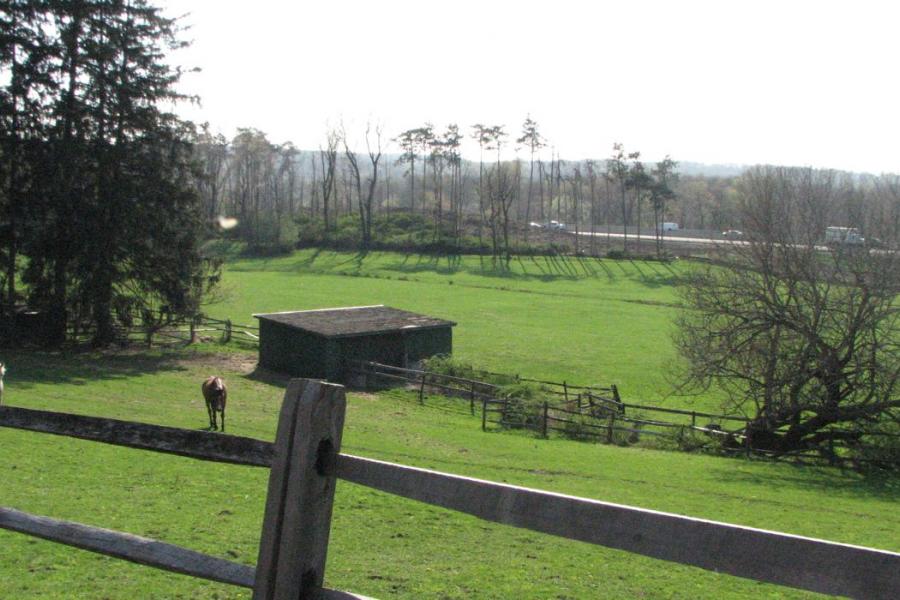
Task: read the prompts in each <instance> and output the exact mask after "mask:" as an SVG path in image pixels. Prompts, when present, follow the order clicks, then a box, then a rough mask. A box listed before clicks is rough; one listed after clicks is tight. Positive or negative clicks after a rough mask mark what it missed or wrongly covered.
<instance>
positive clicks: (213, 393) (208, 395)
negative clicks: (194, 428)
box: [200, 375, 228, 431]
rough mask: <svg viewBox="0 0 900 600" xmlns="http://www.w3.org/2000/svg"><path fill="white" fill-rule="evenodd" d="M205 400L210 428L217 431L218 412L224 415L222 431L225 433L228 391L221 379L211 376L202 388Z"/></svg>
mask: <svg viewBox="0 0 900 600" xmlns="http://www.w3.org/2000/svg"><path fill="white" fill-rule="evenodd" d="M200 389H201V390H202V391H203V398H204V399H205V400H206V411H207V412H208V413H209V428H210V429H212V430H214V431H215V430H216V429H217V427H216V412H220V413H222V431H225V400H226V399H227V398H228V389H227V388H226V387H225V381H224V380H223V379H222V378H221V377H216V376H214V375H210V376H209V377H207V378H206V381H204V382H203V385H201V386H200Z"/></svg>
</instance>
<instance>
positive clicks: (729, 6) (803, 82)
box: [161, 0, 900, 173]
mask: <svg viewBox="0 0 900 600" xmlns="http://www.w3.org/2000/svg"><path fill="white" fill-rule="evenodd" d="M161 4H162V5H163V6H164V7H166V12H167V14H168V15H169V16H176V15H181V14H185V13H188V14H187V15H186V17H185V18H184V20H183V23H184V24H186V25H190V26H191V29H190V30H189V31H188V32H187V34H186V36H187V37H188V38H189V39H192V40H193V46H192V47H191V48H190V49H188V50H183V51H180V52H178V53H177V54H176V55H175V56H174V57H173V60H174V61H175V62H177V63H179V64H182V65H184V66H196V67H199V68H201V69H202V72H201V73H197V74H191V75H189V76H187V77H186V78H185V79H184V81H183V85H182V89H183V91H185V92H189V93H192V94H198V95H199V96H201V98H202V107H200V108H196V107H183V108H182V109H181V112H182V113H183V114H184V115H185V116H187V117H189V118H192V119H194V120H196V121H198V122H203V121H208V122H209V123H210V124H211V125H212V126H213V129H214V130H217V131H220V132H222V133H224V134H225V135H226V136H229V137H230V136H231V135H233V133H234V130H235V128H237V127H244V126H248V127H256V128H258V129H261V130H263V131H264V132H266V133H267V134H268V135H269V138H270V139H271V140H272V141H274V142H282V141H287V140H291V141H293V142H294V143H295V144H297V145H298V146H299V147H301V148H307V149H309V148H315V147H317V146H318V145H319V144H320V143H321V141H322V139H323V138H324V132H325V129H326V126H327V124H328V123H331V124H337V123H339V122H340V120H341V119H343V120H344V121H345V123H346V124H347V128H348V130H349V131H351V132H353V131H359V132H361V131H362V130H363V129H364V125H365V122H366V121H367V120H368V119H372V120H373V121H380V122H382V123H383V124H384V127H385V131H386V133H387V134H388V135H389V136H390V137H393V136H394V135H396V134H397V133H398V132H399V131H402V130H403V129H407V128H410V127H417V126H419V125H421V124H423V123H424V122H426V121H430V122H432V123H433V124H434V125H435V126H436V127H437V128H442V127H443V126H445V125H446V124H447V123H450V122H456V123H458V124H459V125H461V126H463V127H464V129H465V131H466V132H467V133H468V132H469V131H470V129H469V126H470V125H471V124H473V123H478V122H480V123H485V124H505V125H506V126H507V131H509V132H511V133H514V134H518V133H519V130H520V127H521V123H522V121H523V120H524V118H525V116H526V115H527V114H530V115H531V116H532V118H534V119H535V120H536V121H537V122H538V123H539V125H540V128H541V131H542V132H543V134H544V135H545V137H547V138H548V140H549V141H550V142H551V143H552V144H553V145H554V146H556V148H557V149H558V150H559V151H560V152H561V153H562V154H563V156H564V157H566V158H585V157H595V158H604V157H606V156H607V155H609V153H610V149H611V147H612V144H613V142H614V141H620V142H622V143H624V144H625V146H626V149H627V150H629V151H631V150H640V151H641V152H642V153H643V155H644V157H646V158H647V159H648V160H656V159H659V158H662V157H663V156H664V155H666V154H671V155H672V156H673V157H674V158H675V159H676V160H690V161H701V162H708V163H747V164H750V163H759V162H767V163H774V164H789V165H810V166H816V167H833V168H842V169H850V170H859V171H870V172H876V173H877V172H882V171H893V172H897V171H900V156H898V152H897V146H898V144H900V116H898V111H900V83H898V79H900V73H898V64H897V61H898V58H900V40H898V35H897V24H898V16H900V8H895V6H898V7H900V5H898V4H896V3H894V2H865V1H859V0H857V1H854V2H849V1H848V2H831V1H827V0H824V1H823V0H820V1H815V2H812V1H810V2H806V1H800V0H794V1H792V0H781V1H779V2H775V1H768V0H754V1H752V2H751V1H747V2H743V1H718V2H701V1H688V0H678V1H668V2H666V1H658V2H655V1H632V0H628V1H625V0H621V1H619V2H600V1H594V2H589V1H584V2H572V1H568V0H544V1H543V2H531V1H522V0H520V1H517V2H506V1H494V0H480V1H477V2H471V1H468V0H453V1H441V2H433V1H430V0H418V1H409V2H408V1H399V0H398V1H393V0H369V1H362V2H357V1H348V0H343V1H336V0H335V1H331V2H329V1H328V0H317V1H316V2H305V1H300V2H298V1H296V0H295V1H275V0H253V1H229V0H161ZM470 150H471V148H470Z"/></svg>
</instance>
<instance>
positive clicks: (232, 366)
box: [177, 354, 257, 375]
mask: <svg viewBox="0 0 900 600" xmlns="http://www.w3.org/2000/svg"><path fill="white" fill-rule="evenodd" d="M177 362H178V364H179V365H182V366H185V367H195V368H196V367H206V368H208V369H210V371H211V372H218V371H227V372H231V373H240V374H241V375H250V374H251V373H254V371H256V370H257V358H256V356H254V355H251V354H195V355H193V356H183V357H181V358H179V359H178V361H177Z"/></svg>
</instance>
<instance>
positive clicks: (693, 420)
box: [352, 361, 750, 441]
mask: <svg viewBox="0 0 900 600" xmlns="http://www.w3.org/2000/svg"><path fill="white" fill-rule="evenodd" d="M352 367H353V370H354V372H355V374H356V375H357V377H359V378H360V379H361V380H362V382H363V385H365V386H366V387H371V386H372V385H373V383H379V382H381V381H390V382H402V383H404V384H406V385H408V386H412V387H416V388H417V389H418V394H419V402H422V403H424V401H425V397H426V391H430V390H437V391H438V392H439V393H441V394H442V395H445V396H450V397H456V398H461V399H463V400H468V404H469V412H470V413H471V414H472V415H475V414H476V413H477V412H478V411H479V410H480V411H481V422H482V429H485V430H486V429H487V428H488V426H490V425H499V426H501V427H505V428H516V429H529V430H532V431H534V432H536V433H539V434H541V435H543V436H544V437H547V436H548V435H549V434H550V433H552V432H558V433H563V434H566V435H569V436H573V437H583V438H587V439H598V440H601V441H604V440H605V441H612V440H613V437H614V436H615V434H631V435H645V434H646V435H666V433H665V430H666V429H677V430H687V429H690V430H694V431H699V432H702V433H707V434H710V435H716V436H733V437H735V438H736V439H743V435H742V434H741V433H740V432H739V430H736V431H726V430H723V429H720V428H718V423H736V424H739V427H741V428H743V427H744V426H746V424H747V423H748V422H749V421H750V419H748V418H746V417H741V416H731V415H721V414H718V415H717V414H712V413H707V412H701V411H692V410H680V409H676V408H665V407H661V406H649V405H644V404H630V403H627V402H623V401H622V399H621V397H620V396H619V390H618V388H617V387H616V386H615V385H611V386H607V387H603V386H596V385H595V386H579V385H570V384H568V383H566V382H554V381H544V380H540V379H529V378H525V377H519V376H518V375H516V376H509V375H500V374H496V373H490V372H488V371H482V372H481V373H482V374H484V375H487V376H492V377H505V378H506V379H508V380H509V382H511V383H515V382H529V383H536V384H539V385H540V386H541V388H542V389H541V390H540V393H541V395H542V396H544V397H549V398H550V400H543V401H540V402H539V403H538V405H531V406H529V407H528V408H529V410H525V408H524V406H525V402H523V401H522V400H519V399H514V398H506V397H503V393H502V390H501V386H499V385H494V384H491V383H487V382H484V381H478V380H474V379H468V378H464V377H456V376H452V375H445V374H443V373H435V372H431V371H423V370H419V369H407V368H402V367H395V366H392V365H385V364H381V363H377V362H372V361H357V362H355V363H353V365H352ZM358 381H359V380H358ZM645 412H648V413H659V414H662V415H677V418H679V419H680V420H677V421H676V420H664V418H650V417H646V416H644V415H643V413H645ZM703 421H714V422H715V424H716V426H715V427H709V426H707V425H702V424H700V425H698V422H699V423H702V422H703ZM650 427H656V428H660V429H663V431H659V430H654V429H649V428H650Z"/></svg>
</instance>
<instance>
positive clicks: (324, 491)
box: [253, 379, 346, 600]
mask: <svg viewBox="0 0 900 600" xmlns="http://www.w3.org/2000/svg"><path fill="white" fill-rule="evenodd" d="M345 405H346V400H345V397H344V388H343V387H342V386H339V385H334V384H330V383H324V382H321V381H316V380H311V379H293V380H291V382H290V384H289V385H288V389H287V392H285V395H284V403H283V404H282V406H281V415H280V416H279V418H278V433H277V435H276V438H275V456H274V459H273V462H272V470H271V471H270V473H269V491H268V496H267V497H266V512H265V517H264V518H263V528H262V536H261V539H260V546H259V560H258V561H257V565H256V579H255V584H254V586H253V598H254V600H287V599H291V600H297V599H298V598H301V599H305V598H312V597H314V596H315V594H317V593H318V591H319V590H320V588H321V587H322V582H323V579H324V572H325V557H326V554H327V551H328V534H329V529H330V526H331V510H332V505H333V502H334V487H335V481H336V478H335V475H334V469H335V466H334V465H335V462H336V460H337V458H336V457H337V454H338V452H339V451H340V449H341V434H342V430H343V426H344V409H345Z"/></svg>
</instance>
